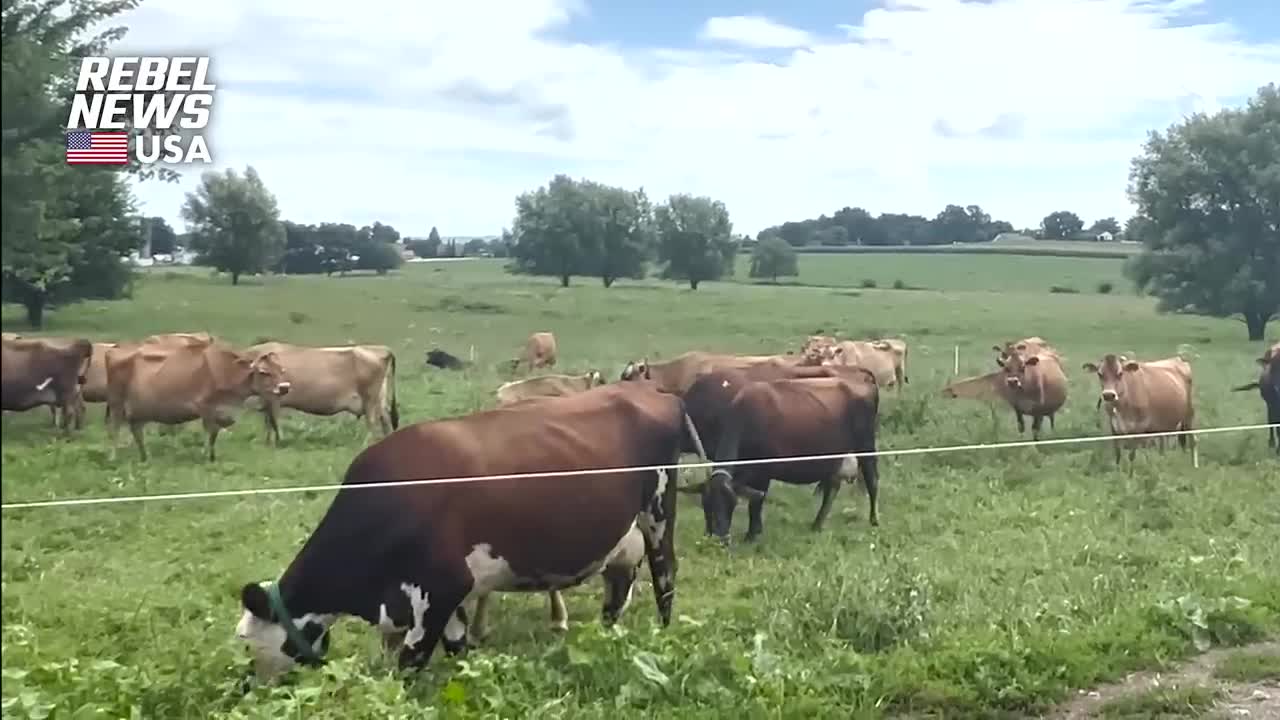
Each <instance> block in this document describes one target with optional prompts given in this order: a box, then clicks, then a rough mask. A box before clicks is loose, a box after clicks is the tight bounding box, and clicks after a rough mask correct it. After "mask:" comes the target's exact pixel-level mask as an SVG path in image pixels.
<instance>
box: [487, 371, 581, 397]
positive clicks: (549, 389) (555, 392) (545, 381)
mask: <svg viewBox="0 0 1280 720" xmlns="http://www.w3.org/2000/svg"><path fill="white" fill-rule="evenodd" d="M597 385H604V378H603V377H602V376H601V375H600V372H599V371H597V370H592V371H590V372H585V373H583V374H581V375H539V376H537V377H531V378H526V379H524V380H513V381H511V382H508V383H503V384H502V385H501V386H500V387H499V388H498V391H497V393H496V394H497V396H498V404H499V405H510V404H512V403H517V402H520V401H522V400H529V399H531V398H539V397H561V396H564V395H572V394H573V393H578V392H582V391H584V390H590V389H591V388H593V387H596V386H597Z"/></svg>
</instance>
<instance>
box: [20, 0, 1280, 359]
mask: <svg viewBox="0 0 1280 720" xmlns="http://www.w3.org/2000/svg"><path fill="white" fill-rule="evenodd" d="M135 2H136V0H6V2H5V4H4V8H3V11H2V12H3V22H0V33H2V38H0V40H2V41H3V45H4V53H3V58H0V93H2V94H3V117H2V121H3V127H2V128H0V129H2V131H3V132H2V133H0V243H2V248H0V255H2V257H3V264H2V267H0V275H2V279H3V283H2V287H3V300H4V301H5V302H10V303H17V304H20V305H22V306H23V308H24V309H25V313H26V317H27V320H28V322H29V324H30V325H31V326H33V327H36V328H39V327H41V325H42V323H43V321H44V316H45V312H46V310H47V309H48V308H50V307H55V306H57V305H61V304H65V303H71V302H76V301H78V300H82V299H86V298H95V299H116V298H124V297H128V296H129V294H130V290H131V286H132V280H133V277H134V275H133V270H132V268H131V266H130V264H129V263H128V261H127V259H128V256H129V255H130V254H131V253H133V252H135V251H137V250H138V249H140V248H141V247H143V245H144V243H145V242H146V241H147V238H149V239H150V242H151V245H152V248H153V250H155V249H156V248H157V245H164V244H165V243H169V244H171V245H173V246H177V245H179V244H181V243H180V240H179V238H178V236H176V234H174V233H173V232H172V228H168V231H167V232H166V231H165V228H166V227H167V226H164V227H161V226H160V225H159V224H157V223H156V222H155V221H154V220H148V219H146V218H143V217H142V216H141V214H140V213H138V211H137V208H136V204H135V198H134V197H133V194H132V193H131V191H130V188H129V184H128V182H126V180H127V178H128V177H129V176H133V177H134V178H135V179H140V180H143V181H156V182H166V181H170V182H171V181H174V180H176V178H177V176H176V174H175V173H173V172H172V171H170V170H167V169H165V168H155V167H143V166H140V165H139V164H138V163H137V162H136V160H131V161H130V164H129V165H128V166H125V167H123V168H116V167H85V166H70V165H68V164H67V163H66V161H65V142H66V138H65V134H64V133H65V129H64V128H63V127H62V123H63V122H64V121H65V119H66V117H67V114H68V110H69V109H70V103H71V98H72V96H73V92H72V90H73V87H74V83H75V80H76V75H77V71H78V68H79V64H80V60H81V59H82V58H84V57H87V56H101V55H105V54H108V53H109V50H110V46H111V44H112V43H113V42H114V41H116V40H118V39H119V38H120V37H121V36H122V35H123V34H124V32H125V30H126V28H124V27H109V24H110V22H111V20H112V18H114V17H116V16H117V15H119V14H120V13H122V12H124V11H125V10H128V9H129V8H131V7H133V6H134V4H135ZM95 27H107V29H106V30H104V31H102V32H100V33H96V34H94V33H92V32H91V28H95ZM1277 158H1280V92H1278V91H1277V87H1276V85H1275V83H1271V84H1268V85H1266V86H1263V87H1261V88H1259V90H1258V92H1257V94H1256V96H1254V97H1253V98H1251V99H1250V100H1249V101H1248V102H1247V103H1246V105H1245V106H1243V107H1238V108H1227V109H1223V110H1220V111H1217V112H1215V113H1213V114H1205V113H1198V114H1196V115H1192V116H1190V117H1187V118H1184V119H1182V120H1181V121H1179V122H1178V123H1176V124H1174V125H1172V126H1170V127H1168V128H1167V129H1166V130H1165V131H1163V132H1159V131H1153V132H1151V133H1150V134H1149V137H1148V139H1147V141H1146V142H1145V143H1144V144H1143V146H1142V148H1141V149H1140V151H1139V153H1138V155H1137V156H1136V157H1135V158H1134V159H1133V161H1132V163H1131V171H1130V183H1129V187H1128V189H1127V190H1128V194H1129V197H1130V199H1131V200H1132V201H1133V202H1134V204H1135V205H1136V206H1137V213H1136V214H1135V215H1134V216H1133V217H1132V218H1130V219H1129V220H1128V222H1126V223H1125V224H1124V226H1123V228H1122V227H1121V226H1120V224H1119V223H1118V222H1117V221H1116V220H1115V219H1114V218H1102V219H1100V220H1097V221H1095V222H1094V223H1093V224H1092V225H1091V226H1090V227H1089V228H1088V229H1085V226H1084V222H1083V220H1082V219H1081V218H1080V217H1079V216H1078V215H1076V214H1075V213H1072V212H1070V211H1065V210H1064V211H1058V212H1054V213H1050V214H1049V215H1047V216H1046V217H1045V218H1044V219H1043V220H1042V221H1041V223H1040V226H1039V227H1037V228H1034V229H1024V230H1022V231H1021V232H1022V233H1023V234H1026V235H1031V236H1033V237H1040V238H1044V239H1055V240H1093V239H1096V238H1097V237H1098V236H1099V235H1101V234H1102V233H1104V232H1105V233H1110V235H1111V236H1112V237H1113V238H1114V237H1116V236H1123V237H1125V238H1126V239H1129V240H1134V241H1137V242H1140V243H1142V249H1141V251H1140V252H1139V253H1138V254H1136V255H1135V257H1134V258H1132V259H1131V260H1129V261H1127V264H1126V267H1125V272H1126V274H1127V275H1128V276H1129V277H1130V278H1131V280H1132V281H1133V282H1134V284H1135V285H1136V286H1137V287H1138V288H1139V289H1140V290H1141V291H1143V292H1145V293H1147V294H1149V295H1152V296H1154V297H1156V298H1158V301H1159V302H1158V308H1159V309H1160V310H1161V311H1163V312H1178V313H1197V314H1204V315H1212V316H1219V317H1222V316H1235V317H1238V318H1239V319H1240V320H1242V321H1243V322H1244V323H1245V325H1246V326H1247V328H1248V335H1249V337H1250V338H1251V339H1253V340H1261V339H1262V338H1263V337H1264V335H1265V329H1266V326H1267V323H1268V322H1269V321H1270V320H1272V319H1273V318H1275V317H1276V315H1277V313H1280V203H1277V202H1276V198H1280V173H1277V172H1276V171H1275V168H1276V165H1277ZM182 213H183V219H184V220H185V221H186V224H187V225H188V228H189V231H190V232H189V234H188V235H187V236H186V237H185V238H182V242H185V244H186V245H187V246H188V247H190V248H191V249H193V250H195V251H196V252H197V253H198V255H199V259H200V261H202V262H207V263H209V264H211V265H213V266H214V267H217V268H219V269H222V270H225V271H227V272H229V273H231V275H232V282H238V280H239V277H240V276H241V275H243V274H245V273H249V272H260V271H264V270H276V271H283V272H317V273H318V272H324V273H332V272H339V273H340V272H345V271H347V270H351V269H359V268H362V267H367V268H371V269H374V270H376V271H381V272H385V271H386V270H387V269H390V268H391V267H394V266H396V265H399V263H400V262H401V261H402V258H401V255H400V253H399V251H398V250H396V251H395V252H394V256H393V253H392V252H391V250H392V248H394V247H397V246H398V245H397V243H394V242H392V241H391V240H390V238H392V237H397V238H398V237H399V233H398V232H397V231H396V230H395V229H394V228H391V227H390V226H387V225H383V224H381V223H374V224H372V225H369V226H366V227H362V228H355V227H354V226H352V225H349V224H334V223H321V224H319V225H301V224H296V223H291V222H286V221H281V220H280V218H279V211H278V208H277V207H276V202H275V198H274V197H273V196H272V195H271V194H270V192H268V191H267V190H266V188H265V186H264V185H263V183H262V180H261V178H259V177H258V175H257V173H256V172H254V171H253V168H251V167H250V168H247V169H246V170H245V172H244V174H243V175H237V174H236V173H235V172H234V171H226V172H223V173H206V174H205V176H204V177H203V178H202V180H201V183H200V186H199V187H198V188H197V189H196V191H195V192H193V193H190V194H188V196H187V199H186V202H185V203H184V205H183V209H182ZM1011 231H1013V227H1012V225H1011V224H1010V223H1008V222H1006V221H1002V220H995V219H993V218H992V217H991V216H990V215H989V214H988V213H986V212H985V211H983V210H982V208H981V207H979V206H977V205H968V206H960V205H948V206H947V207H945V208H944V209H943V210H942V211H941V212H939V213H938V214H937V215H936V216H935V217H933V218H926V217H924V216H920V215H911V214H900V213H882V214H879V215H877V216H874V217H873V216H872V214H871V213H870V212H869V211H867V210H865V209H862V208H858V207H845V208H842V209H840V210H839V211H837V212H835V213H834V214H833V215H831V216H830V217H828V216H823V217H819V218H816V219H812V220H803V221H798V222H786V223H783V224H781V225H778V226H776V227H773V228H768V229H766V230H764V231H762V232H761V233H759V234H758V235H757V237H756V239H755V240H754V241H752V240H749V239H748V238H745V237H743V236H740V235H736V234H734V232H733V224H732V222H731V221H730V218H729V211H728V209H727V208H726V207H725V205H724V203H722V202H720V201H718V200H714V199H712V198H709V197H704V196H693V195H688V194H676V195H672V196H670V197H668V198H667V199H666V200H665V201H663V202H662V203H660V204H658V205H656V206H655V205H653V204H651V202H650V201H649V199H648V197H647V195H646V194H645V192H644V190H643V188H641V189H638V190H628V189H624V188H617V187H611V186H607V185H603V184H600V183H596V182H593V181H590V180H585V179H583V180H574V179H571V178H568V177H566V176H563V175H557V176H555V177H554V178H553V179H552V180H551V182H549V183H548V184H547V185H546V186H544V187H540V188H538V189H536V190H533V191H529V192H525V193H522V194H521V195H520V196H519V197H517V198H516V213H515V218H514V220H513V222H512V225H511V228H510V229H509V230H504V231H503V233H502V237H501V238H500V239H498V240H497V241H494V242H491V243H485V242H483V241H472V242H470V243H467V244H466V245H465V246H464V247H462V248H459V247H457V244H456V243H446V242H443V241H441V240H440V238H439V233H437V232H434V231H433V232H432V234H431V235H430V236H428V237H427V238H422V239H411V238H400V239H401V240H403V245H404V246H407V247H409V248H410V249H412V250H414V252H415V253H417V254H420V255H423V254H425V255H427V256H430V255H440V254H444V255H450V254H452V255H458V254H474V253H482V252H483V253H487V254H492V255H498V256H508V257H509V258H510V262H509V269H510V270H511V271H512V272H519V273H532V274H539V275H552V276H555V277H557V278H558V279H559V280H560V282H561V284H563V285H568V284H569V282H570V279H571V278H572V277H574V276H595V277H599V278H600V279H601V281H602V282H603V283H604V284H605V285H606V286H610V285H612V284H613V283H614V282H616V281H617V280H619V279H623V278H635V277H642V276H644V275H646V274H648V273H649V272H650V269H651V267H650V266H651V265H652V266H655V267H654V268H653V269H656V271H657V274H658V275H659V276H661V277H665V278H668V279H672V280H679V281H683V282H687V283H688V284H689V286H690V287H692V288H697V287H698V284H699V283H701V282H704V281H708V280H716V279H720V278H723V277H727V276H731V275H732V274H733V272H734V261H735V258H736V256H737V254H738V253H739V252H740V251H742V250H745V249H746V248H748V247H750V248H751V252H752V257H751V264H750V270H749V273H750V274H751V275H752V276H754V277H762V278H772V279H776V278H777V277H778V276H780V275H781V276H785V275H793V274H795V272H796V267H795V248H797V247H803V246H807V245H814V244H817V245H840V244H863V245H921V244H950V243H957V242H959V243H964V242H981V241H985V240H990V239H991V238H992V237H994V236H995V235H997V234H999V233H1001V232H1011ZM419 251H421V252H419Z"/></svg>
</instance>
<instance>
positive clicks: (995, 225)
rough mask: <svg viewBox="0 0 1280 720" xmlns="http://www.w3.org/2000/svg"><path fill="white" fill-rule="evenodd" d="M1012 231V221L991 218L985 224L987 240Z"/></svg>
mask: <svg viewBox="0 0 1280 720" xmlns="http://www.w3.org/2000/svg"><path fill="white" fill-rule="evenodd" d="M1011 232H1013V223H1011V222H1008V221H1005V220H993V221H992V222H991V223H990V224H989V225H987V238H986V239H987V240H994V239H995V238H996V237H997V236H998V235H1001V234H1003V233H1011Z"/></svg>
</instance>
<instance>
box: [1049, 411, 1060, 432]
mask: <svg viewBox="0 0 1280 720" xmlns="http://www.w3.org/2000/svg"><path fill="white" fill-rule="evenodd" d="M1054 415H1055V413H1049V429H1050V430H1057V429H1058V428H1057V427H1056V426H1055V425H1054V424H1053V416H1054Z"/></svg>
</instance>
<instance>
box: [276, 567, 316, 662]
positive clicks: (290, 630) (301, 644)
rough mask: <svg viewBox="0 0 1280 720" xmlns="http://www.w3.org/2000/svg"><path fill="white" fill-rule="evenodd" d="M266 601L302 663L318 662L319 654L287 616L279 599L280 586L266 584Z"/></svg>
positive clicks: (289, 616)
mask: <svg viewBox="0 0 1280 720" xmlns="http://www.w3.org/2000/svg"><path fill="white" fill-rule="evenodd" d="M267 601H268V602H269V603H271V611H272V612H273V613H275V615H276V617H277V618H279V620H280V625H281V627H283V628H284V632H285V635H286V636H287V637H288V638H289V639H290V640H292V641H293V645H294V647H296V648H298V654H299V655H301V656H302V659H303V660H304V661H310V662H317V663H318V662H320V661H321V658H320V653H318V652H316V649H315V648H314V647H313V646H312V645H311V643H309V642H307V639H306V638H305V637H303V635H302V631H301V630H299V629H298V626H297V625H295V624H294V622H293V616H292V615H290V614H289V610H288V609H287V608H285V606H284V600H283V599H282V598H281V597H280V586H279V585H277V584H276V583H267Z"/></svg>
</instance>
